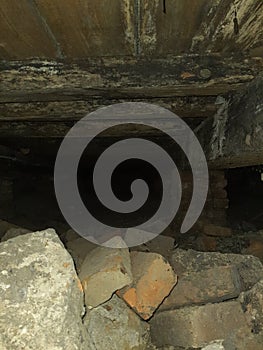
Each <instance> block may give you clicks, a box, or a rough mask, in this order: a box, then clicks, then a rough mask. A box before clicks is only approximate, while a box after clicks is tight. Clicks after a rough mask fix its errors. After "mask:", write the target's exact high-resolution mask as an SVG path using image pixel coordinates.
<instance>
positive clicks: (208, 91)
mask: <svg viewBox="0 0 263 350" xmlns="http://www.w3.org/2000/svg"><path fill="white" fill-rule="evenodd" d="M204 69H206V70H207V71H209V72H210V73H209V75H206V76H203V75H202V72H203V70H204ZM261 69H262V61H261V60H259V61H258V60H254V59H251V60H249V59H248V60H245V62H244V60H243V59H242V58H241V59H239V60H236V59H235V60H233V59H231V58H229V59H227V58H221V57H220V56H217V55H215V56H206V57H203V56H187V57H168V58H166V59H154V60H151V61H149V60H146V59H144V60H135V59H125V60H122V59H116V58H115V59H113V58H112V59H103V60H101V61H100V62H98V60H91V59H89V60H87V61H85V62H78V63H73V64H66V63H62V62H40V61H33V62H27V63H25V62H9V63H6V62H2V64H0V72H1V85H0V103H18V102H23V103H24V102H31V103H32V102H51V101H53V102H54V101H83V100H86V99H88V98H107V99H132V98H133V99H145V98H147V99H148V98H149V99H151V98H169V97H170V98H172V97H176V96H182V97H184V96H216V95H218V94H223V93H227V92H229V91H235V90H236V89H237V88H239V87H240V86H242V84H244V83H247V82H249V81H251V80H252V79H253V78H254V77H255V76H256V75H257V74H258V72H259V71H260V70H261Z"/></svg>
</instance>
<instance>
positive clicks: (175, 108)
mask: <svg viewBox="0 0 263 350" xmlns="http://www.w3.org/2000/svg"><path fill="white" fill-rule="evenodd" d="M128 101H129V102H145V103H152V104H156V105H158V106H160V107H164V108H166V109H169V110H170V111H172V112H173V113H176V114H177V115H178V116H180V117H181V118H188V119H191V118H196V119H198V118H202V119H203V118H207V117H212V116H213V115H214V114H215V112H216V110H217V107H216V105H215V101H216V97H215V96H187V97H178V96H177V97H173V98H151V99H128ZM122 102H127V100H125V99H117V100H116V99H115V100H114V99H106V98H89V99H86V100H82V101H59V102H58V101H54V102H27V103H23V102H20V103H19V102H18V103H0V120H1V121H3V120H4V121H21V122H22V121H30V120H31V121H34V120H38V121H46V122H47V123H48V122H49V121H52V120H53V121H61V122H63V121H67V120H71V121H77V120H79V119H80V118H82V117H84V116H85V115H87V114H88V113H91V112H93V111H95V110H97V109H98V108H101V107H105V106H109V105H112V104H115V103H122Z"/></svg>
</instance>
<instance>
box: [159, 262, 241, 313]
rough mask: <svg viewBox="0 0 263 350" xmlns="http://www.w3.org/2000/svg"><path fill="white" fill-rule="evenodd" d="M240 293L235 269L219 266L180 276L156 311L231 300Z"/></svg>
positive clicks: (238, 279)
mask: <svg viewBox="0 0 263 350" xmlns="http://www.w3.org/2000/svg"><path fill="white" fill-rule="evenodd" d="M240 292H241V285H240V278H239V274H238V271H237V269H236V267H235V266H234V267H232V266H220V267H214V268H211V269H205V270H203V271H199V272H193V273H190V274H189V275H185V276H182V277H181V278H179V279H178V283H177V285H176V286H175V288H174V289H173V290H172V292H171V293H170V295H169V296H168V297H167V298H166V299H165V300H164V302H163V303H162V305H161V306H160V308H159V309H158V311H163V310H169V309H174V308H179V307H182V306H187V305H188V306H189V305H193V304H207V303H212V302H213V303H216V302H220V301H224V300H229V299H233V298H236V297H238V296H239V294H240Z"/></svg>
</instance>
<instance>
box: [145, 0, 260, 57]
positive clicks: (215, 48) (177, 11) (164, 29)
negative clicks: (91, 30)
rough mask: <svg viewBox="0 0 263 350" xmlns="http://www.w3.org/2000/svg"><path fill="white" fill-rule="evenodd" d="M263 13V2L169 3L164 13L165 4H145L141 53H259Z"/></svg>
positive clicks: (209, 0)
mask: <svg viewBox="0 0 263 350" xmlns="http://www.w3.org/2000/svg"><path fill="white" fill-rule="evenodd" d="M262 9H263V2H262V1H261V0H239V1H232V0H221V1H214V0H169V1H167V2H166V12H165V13H164V12H163V4H162V1H152V0H144V1H141V18H142V24H141V42H140V47H141V51H142V53H143V54H144V55H147V54H152V55H156V54H158V55H167V54H182V53H189V52H194V53H198V52H200V53H201V52H202V53H208V52H221V53H223V52H224V53H226V52H227V53H239V54H240V53H244V52H246V51H251V52H254V53H256V51H255V50H256V49H260V48H261V49H262V47H263V41H262V38H263V27H262V21H263V11H262ZM235 10H236V11H237V21H238V27H239V32H238V34H237V33H236V31H235V30H234V23H233V20H234V16H235ZM257 52H258V53H260V52H259V51H257ZM261 55H262V51H261Z"/></svg>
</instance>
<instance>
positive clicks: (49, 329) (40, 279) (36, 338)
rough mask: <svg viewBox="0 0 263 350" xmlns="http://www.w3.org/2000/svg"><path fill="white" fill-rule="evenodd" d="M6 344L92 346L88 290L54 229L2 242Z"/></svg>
mask: <svg viewBox="0 0 263 350" xmlns="http://www.w3.org/2000/svg"><path fill="white" fill-rule="evenodd" d="M0 274H1V279H0V349H1V350H22V349H23V350H35V349H38V350H47V349H52V350H74V349H75V350H78V349H83V350H86V349H92V347H90V345H89V344H90V342H89V341H88V334H87V332H86V330H85V328H84V327H83V324H82V318H81V317H82V316H83V312H84V307H83V291H82V287H81V284H80V281H79V279H78V277H77V275H76V272H75V269H74V265H73V261H72V258H71V257H70V255H69V253H68V252H67V251H66V249H65V248H64V247H63V244H62V243H61V241H60V240H59V238H58V236H57V235H56V233H55V231H54V230H51V229H49V230H45V231H42V232H35V233H29V234H26V235H23V236H19V237H16V238H14V239H11V240H8V241H6V242H3V243H1V244H0Z"/></svg>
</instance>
